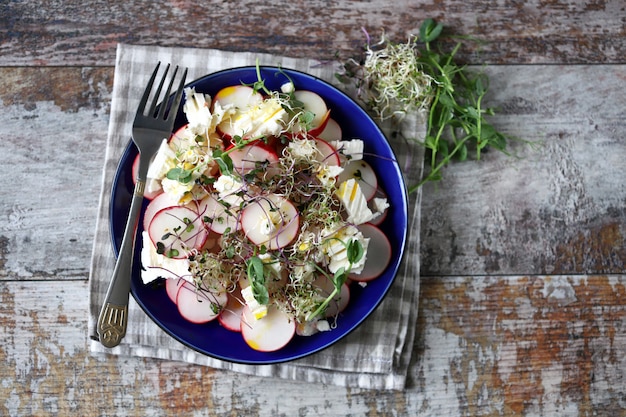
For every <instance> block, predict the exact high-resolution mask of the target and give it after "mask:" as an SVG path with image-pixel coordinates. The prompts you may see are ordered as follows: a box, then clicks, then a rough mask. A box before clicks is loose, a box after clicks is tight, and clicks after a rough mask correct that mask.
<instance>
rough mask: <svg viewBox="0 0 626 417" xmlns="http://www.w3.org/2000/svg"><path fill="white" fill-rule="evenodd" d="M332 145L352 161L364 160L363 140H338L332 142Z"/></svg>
mask: <svg viewBox="0 0 626 417" xmlns="http://www.w3.org/2000/svg"><path fill="white" fill-rule="evenodd" d="M331 145H333V147H334V148H335V149H337V150H338V151H339V153H341V154H342V155H345V156H346V157H348V158H349V159H350V160H352V161H356V160H360V159H363V149H364V146H365V145H364V143H363V141H362V140H361V139H352V140H337V141H334V142H332V143H331Z"/></svg>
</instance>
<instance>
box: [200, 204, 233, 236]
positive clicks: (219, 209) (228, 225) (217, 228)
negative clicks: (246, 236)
mask: <svg viewBox="0 0 626 417" xmlns="http://www.w3.org/2000/svg"><path fill="white" fill-rule="evenodd" d="M221 201H223V202H220V200H218V199H217V198H216V197H214V196H213V195H209V196H207V197H205V198H203V199H202V200H200V202H199V203H198V215H199V216H200V218H201V219H203V221H204V222H206V223H207V225H208V226H209V227H210V229H211V230H212V231H213V232H215V233H217V234H220V235H221V234H224V233H225V232H226V230H228V229H230V230H231V231H235V230H237V229H239V220H238V215H239V210H240V208H239V205H240V203H241V202H240V199H239V197H237V196H236V195H234V194H233V195H228V196H226V197H224V198H223V199H221ZM229 204H230V206H228V205H229Z"/></svg>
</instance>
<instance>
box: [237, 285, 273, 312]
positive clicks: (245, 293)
mask: <svg viewBox="0 0 626 417" xmlns="http://www.w3.org/2000/svg"><path fill="white" fill-rule="evenodd" d="M241 296H242V297H243V299H244V301H245V302H246V305H247V306H248V308H249V309H250V312H251V313H252V316H253V317H254V318H255V319H256V320H259V319H262V318H263V317H265V316H266V315H267V306H266V305H264V304H259V303H258V301H257V300H256V299H255V298H254V294H253V292H252V286H247V287H246V288H242V289H241Z"/></svg>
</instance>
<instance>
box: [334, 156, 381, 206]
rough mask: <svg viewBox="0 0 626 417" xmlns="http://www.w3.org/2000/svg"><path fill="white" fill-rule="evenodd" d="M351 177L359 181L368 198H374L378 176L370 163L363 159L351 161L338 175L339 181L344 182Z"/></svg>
mask: <svg viewBox="0 0 626 417" xmlns="http://www.w3.org/2000/svg"><path fill="white" fill-rule="evenodd" d="M350 178H354V179H355V180H357V181H358V183H359V187H360V188H361V192H362V193H363V195H364V196H365V199H366V200H371V199H372V198H374V196H375V195H376V189H377V187H378V178H377V177H376V172H374V168H372V166H371V165H370V164H368V163H367V162H365V161H363V160H356V161H350V162H349V163H348V164H347V165H346V166H345V168H344V170H343V171H341V174H339V176H338V177H337V182H338V183H342V182H344V181H346V180H349V179H350Z"/></svg>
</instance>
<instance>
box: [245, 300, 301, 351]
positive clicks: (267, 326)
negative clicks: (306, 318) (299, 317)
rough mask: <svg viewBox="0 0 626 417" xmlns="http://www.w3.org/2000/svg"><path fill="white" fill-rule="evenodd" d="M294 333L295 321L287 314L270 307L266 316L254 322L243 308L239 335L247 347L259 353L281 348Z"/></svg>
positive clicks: (247, 309)
mask: <svg viewBox="0 0 626 417" xmlns="http://www.w3.org/2000/svg"><path fill="white" fill-rule="evenodd" d="M295 333H296V321H295V320H294V319H293V318H292V317H290V316H289V315H288V314H286V313H284V312H282V311H281V310H279V309H278V308H276V307H274V306H270V307H269V308H268V310H267V315H266V316H265V317H263V318H262V319H259V320H256V319H255V318H254V316H253V315H252V313H251V312H250V309H249V308H248V306H245V307H244V308H243V315H242V321H241V335H242V336H243V339H244V340H245V341H246V343H247V344H248V346H250V347H251V348H252V349H254V350H258V351H261V352H274V351H277V350H279V349H281V348H283V347H284V346H285V345H286V344H287V343H289V341H290V340H291V339H292V338H293V336H294V334H295Z"/></svg>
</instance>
